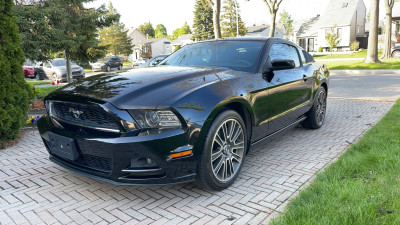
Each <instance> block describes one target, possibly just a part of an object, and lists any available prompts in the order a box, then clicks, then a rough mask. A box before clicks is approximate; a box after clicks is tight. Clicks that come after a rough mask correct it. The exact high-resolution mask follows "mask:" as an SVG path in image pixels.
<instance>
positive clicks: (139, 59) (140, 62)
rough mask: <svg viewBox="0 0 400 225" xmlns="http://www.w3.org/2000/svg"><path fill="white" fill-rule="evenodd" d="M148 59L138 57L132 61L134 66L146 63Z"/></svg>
mask: <svg viewBox="0 0 400 225" xmlns="http://www.w3.org/2000/svg"><path fill="white" fill-rule="evenodd" d="M147 61H149V59H148V58H138V59H136V60H135V61H133V62H132V67H134V66H139V65H140V64H143V63H146V62H147Z"/></svg>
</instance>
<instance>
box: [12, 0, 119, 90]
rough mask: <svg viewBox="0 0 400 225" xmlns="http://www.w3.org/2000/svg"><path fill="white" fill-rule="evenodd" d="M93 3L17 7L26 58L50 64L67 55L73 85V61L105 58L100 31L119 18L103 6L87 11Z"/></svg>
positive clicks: (74, 0) (46, 1)
mask: <svg viewBox="0 0 400 225" xmlns="http://www.w3.org/2000/svg"><path fill="white" fill-rule="evenodd" d="M88 2H91V0H40V1H35V2H32V4H31V5H29V6H26V5H17V6H16V13H17V16H18V27H19V28H20V35H21V37H22V42H21V46H22V48H23V50H24V53H25V57H26V58H29V59H32V60H42V61H43V60H48V59H49V55H50V54H51V53H56V52H60V51H62V52H64V53H65V59H66V62H67V75H68V76H67V78H68V82H72V72H71V60H74V61H77V62H89V61H93V60H96V59H98V58H101V57H104V55H105V54H106V50H107V48H106V47H104V46H100V45H99V40H98V32H97V31H98V29H101V28H103V27H106V26H110V25H111V24H112V23H114V21H116V20H117V19H118V18H119V17H118V16H110V15H109V14H107V10H106V8H105V6H104V5H102V6H101V7H99V8H85V7H84V4H86V3H88Z"/></svg>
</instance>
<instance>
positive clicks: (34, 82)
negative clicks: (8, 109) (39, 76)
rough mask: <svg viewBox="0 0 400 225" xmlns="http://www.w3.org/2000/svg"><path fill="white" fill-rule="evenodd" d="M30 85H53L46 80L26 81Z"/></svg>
mask: <svg viewBox="0 0 400 225" xmlns="http://www.w3.org/2000/svg"><path fill="white" fill-rule="evenodd" d="M26 82H27V83H28V84H30V85H31V86H32V85H41V84H51V81H46V80H34V81H30V80H29V81H26Z"/></svg>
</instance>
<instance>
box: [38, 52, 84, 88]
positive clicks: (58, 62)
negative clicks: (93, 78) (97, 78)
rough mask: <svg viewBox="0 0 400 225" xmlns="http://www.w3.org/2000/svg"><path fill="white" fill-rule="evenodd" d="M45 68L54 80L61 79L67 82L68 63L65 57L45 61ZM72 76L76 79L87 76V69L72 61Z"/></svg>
mask: <svg viewBox="0 0 400 225" xmlns="http://www.w3.org/2000/svg"><path fill="white" fill-rule="evenodd" d="M43 70H44V72H45V73H46V75H47V77H49V78H50V79H52V80H60V81H61V82H67V64H66V62H65V59H63V58H56V59H53V60H51V61H48V62H44V63H43ZM71 70H72V78H73V79H74V80H80V79H82V78H84V77H85V71H84V70H83V68H82V67H80V66H78V65H77V64H76V63H74V62H71Z"/></svg>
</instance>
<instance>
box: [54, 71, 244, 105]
mask: <svg viewBox="0 0 400 225" xmlns="http://www.w3.org/2000/svg"><path fill="white" fill-rule="evenodd" d="M229 71H231V70H229V69H227V68H219V67H211V68H210V67H207V68H199V67H169V66H162V67H153V68H143V69H132V70H130V71H127V72H122V73H108V74H107V73H103V74H99V75H96V76H91V77H88V78H85V79H83V80H81V81H78V82H75V83H72V84H69V85H66V86H64V87H63V88H60V89H58V90H57V91H55V92H53V93H52V94H51V95H49V99H60V98H64V99H65V96H70V97H73V99H74V100H76V99H83V98H76V97H77V96H80V97H87V98H90V99H94V100H100V101H101V102H110V103H111V104H113V105H114V106H116V107H118V108H122V109H129V108H132V107H135V108H146V107H149V108H154V107H157V106H158V105H160V104H162V103H163V102H165V101H166V100H168V99H170V98H172V97H174V96H177V95H179V94H182V93H184V92H187V91H189V92H190V91H191V90H195V89H197V88H200V87H202V86H204V85H208V84H210V83H214V82H218V81H222V80H224V79H230V78H232V77H234V76H237V75H234V74H243V73H238V72H236V73H235V72H233V71H231V72H229Z"/></svg>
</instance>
